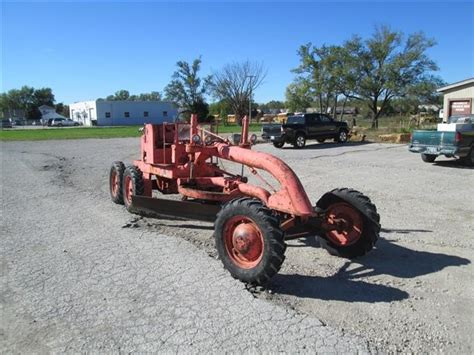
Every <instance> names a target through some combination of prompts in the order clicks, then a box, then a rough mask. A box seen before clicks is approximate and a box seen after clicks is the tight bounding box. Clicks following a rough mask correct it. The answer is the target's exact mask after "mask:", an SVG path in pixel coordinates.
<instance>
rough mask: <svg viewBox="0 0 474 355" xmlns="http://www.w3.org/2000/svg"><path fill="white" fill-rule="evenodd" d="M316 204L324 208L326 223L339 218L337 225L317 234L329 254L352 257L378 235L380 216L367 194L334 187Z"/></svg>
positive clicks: (362, 250) (364, 252) (369, 244)
mask: <svg viewBox="0 0 474 355" xmlns="http://www.w3.org/2000/svg"><path fill="white" fill-rule="evenodd" d="M317 206H318V207H320V208H322V209H324V210H326V211H327V213H326V219H325V220H324V223H325V224H326V225H328V226H331V225H333V224H335V223H336V220H338V221H342V228H341V229H333V230H329V231H328V232H326V234H325V235H324V236H321V237H320V243H321V246H322V247H323V248H324V249H326V250H327V251H328V252H329V254H331V255H336V256H340V257H343V258H348V259H352V258H356V257H359V256H362V255H365V254H366V253H368V252H369V251H370V250H372V248H373V247H374V245H375V243H376V242H377V239H378V238H379V232H380V225H379V222H380V216H379V214H378V213H377V209H376V207H375V205H374V204H373V203H372V202H371V201H370V199H369V198H368V197H367V196H365V195H364V194H362V193H361V192H359V191H356V190H353V189H347V188H344V189H335V190H333V191H331V192H330V193H328V194H326V195H325V196H323V198H321V200H319V201H318V204H317Z"/></svg>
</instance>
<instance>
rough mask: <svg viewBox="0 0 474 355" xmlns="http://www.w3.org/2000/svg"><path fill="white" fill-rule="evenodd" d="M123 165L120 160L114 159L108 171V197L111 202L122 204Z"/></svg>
mask: <svg viewBox="0 0 474 355" xmlns="http://www.w3.org/2000/svg"><path fill="white" fill-rule="evenodd" d="M124 170H125V165H124V164H123V163H122V162H121V161H114V162H113V163H112V166H111V167H110V172H109V190H110V198H111V199H112V201H113V202H115V203H117V204H120V205H123V193H122V180H123V172H124Z"/></svg>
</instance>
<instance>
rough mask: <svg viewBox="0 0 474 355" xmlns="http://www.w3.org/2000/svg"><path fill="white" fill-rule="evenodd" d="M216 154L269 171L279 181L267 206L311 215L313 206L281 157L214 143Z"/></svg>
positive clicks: (302, 214) (299, 214) (296, 213)
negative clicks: (277, 189) (278, 187)
mask: <svg viewBox="0 0 474 355" xmlns="http://www.w3.org/2000/svg"><path fill="white" fill-rule="evenodd" d="M216 147H217V152H218V156H219V157H220V158H222V159H227V160H230V161H234V162H237V163H242V164H245V165H247V166H250V167H253V168H257V169H262V170H265V171H267V172H268V173H270V174H271V175H273V176H274V177H275V179H277V181H278V182H279V183H280V190H279V191H278V192H276V193H274V194H272V195H270V196H269V198H268V202H267V206H268V207H269V208H272V209H275V210H277V211H281V212H286V213H290V214H294V215H297V216H311V215H312V214H313V208H312V206H311V202H310V201H309V198H308V196H307V194H306V192H305V190H304V188H303V185H302V184H301V182H300V180H299V178H298V176H296V174H295V173H294V172H293V170H292V169H291V168H290V167H289V166H288V165H287V164H286V163H285V162H284V161H282V160H281V159H278V158H277V157H274V156H273V155H270V154H266V153H261V152H255V151H251V150H249V149H245V148H241V147H235V146H229V145H228V144H225V143H218V144H217V145H216Z"/></svg>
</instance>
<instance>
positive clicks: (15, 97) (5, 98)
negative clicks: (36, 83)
mask: <svg viewBox="0 0 474 355" xmlns="http://www.w3.org/2000/svg"><path fill="white" fill-rule="evenodd" d="M54 101H55V99H54V95H53V92H52V90H51V89H50V88H41V89H35V88H33V87H29V86H23V87H22V88H21V89H12V90H9V91H8V92H6V93H3V94H2V96H1V101H0V104H1V106H2V110H6V111H9V110H14V109H20V110H23V111H24V113H25V117H26V118H27V119H30V120H36V119H39V118H40V117H41V113H40V112H39V110H38V107H40V106H41V105H48V106H54Z"/></svg>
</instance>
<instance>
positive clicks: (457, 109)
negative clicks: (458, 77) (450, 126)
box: [449, 100, 471, 116]
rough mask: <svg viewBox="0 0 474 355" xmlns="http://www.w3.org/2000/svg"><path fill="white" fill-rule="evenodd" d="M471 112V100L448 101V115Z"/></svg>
mask: <svg viewBox="0 0 474 355" xmlns="http://www.w3.org/2000/svg"><path fill="white" fill-rule="evenodd" d="M469 114H471V100H453V101H450V102H449V115H450V116H459V115H469Z"/></svg>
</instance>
